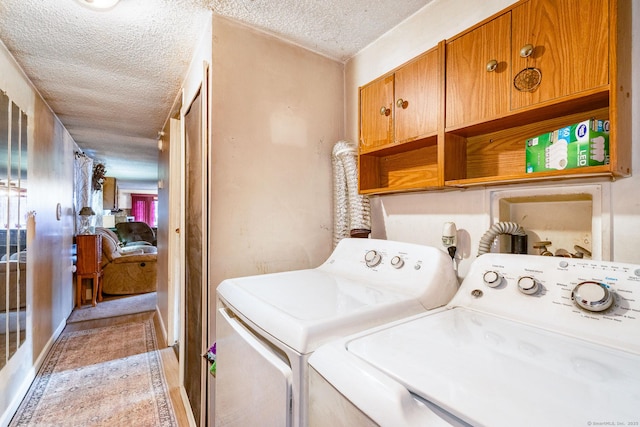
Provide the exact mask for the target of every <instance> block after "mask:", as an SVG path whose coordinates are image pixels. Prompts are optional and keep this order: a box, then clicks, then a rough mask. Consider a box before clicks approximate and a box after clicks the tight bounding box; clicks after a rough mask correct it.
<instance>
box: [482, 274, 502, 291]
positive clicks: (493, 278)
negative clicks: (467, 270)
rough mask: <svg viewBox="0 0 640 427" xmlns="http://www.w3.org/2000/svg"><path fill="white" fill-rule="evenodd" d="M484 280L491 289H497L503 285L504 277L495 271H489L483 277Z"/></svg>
mask: <svg viewBox="0 0 640 427" xmlns="http://www.w3.org/2000/svg"><path fill="white" fill-rule="evenodd" d="M482 280H483V281H484V284H485V285H487V286H489V287H490V288H496V287H498V286H500V284H501V283H502V276H500V275H499V274H498V273H497V272H495V271H487V272H485V273H484V275H482Z"/></svg>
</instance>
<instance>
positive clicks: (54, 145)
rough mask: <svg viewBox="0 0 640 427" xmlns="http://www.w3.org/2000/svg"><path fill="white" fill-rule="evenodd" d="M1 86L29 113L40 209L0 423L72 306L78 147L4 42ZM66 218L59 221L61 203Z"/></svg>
mask: <svg viewBox="0 0 640 427" xmlns="http://www.w3.org/2000/svg"><path fill="white" fill-rule="evenodd" d="M0 69H1V70H2V72H1V73H0V89H2V90H5V91H6V92H7V94H8V96H9V97H10V98H11V99H12V100H13V101H14V102H15V103H16V104H17V105H18V106H20V108H22V109H23V110H24V111H25V112H26V113H27V116H28V121H29V129H28V132H29V133H28V138H29V170H28V209H29V210H30V211H35V212H36V233H35V241H34V243H33V244H31V245H30V247H29V248H28V281H27V287H28V288H27V341H26V343H25V345H23V346H22V347H21V348H20V349H19V351H18V353H16V355H15V356H14V357H13V358H12V359H11V360H10V361H9V364H8V365H7V366H6V367H5V368H4V369H3V370H2V371H0V390H2V392H1V393H0V425H2V424H3V422H4V421H8V420H7V419H6V418H4V417H10V416H11V415H12V413H13V411H14V410H15V409H16V408H17V405H18V404H19V403H20V399H21V398H22V397H23V395H24V393H26V388H27V387H28V386H29V385H30V383H31V380H32V379H33V378H34V376H35V372H36V371H37V368H38V367H39V364H40V363H41V362H42V358H43V357H44V355H45V354H46V351H47V350H48V348H49V346H50V345H51V344H52V341H53V339H54V338H55V336H56V334H58V333H59V332H61V328H62V327H63V326H64V322H65V321H66V318H67V316H68V315H69V313H70V312H71V310H72V309H73V286H72V271H71V267H72V262H71V244H72V240H73V208H72V197H73V156H74V155H73V152H74V148H75V143H74V141H73V140H72V139H71V137H70V136H69V134H68V133H67V131H66V130H65V128H64V127H63V126H62V125H61V124H60V122H59V121H58V120H57V118H56V117H55V116H54V115H53V114H52V113H51V111H50V110H49V108H48V107H47V105H46V104H45V103H44V102H43V101H42V99H41V98H40V96H39V95H38V93H36V91H35V90H34V89H33V88H32V86H31V84H30V83H29V81H28V80H27V79H26V78H25V76H24V75H23V73H22V71H21V70H20V68H19V67H18V66H17V65H16V64H15V61H14V60H13V58H12V57H11V56H10V54H9V53H8V51H7V50H6V48H5V46H4V45H2V44H1V43H0ZM57 203H60V204H61V206H62V218H61V220H60V221H58V220H56V204H57Z"/></svg>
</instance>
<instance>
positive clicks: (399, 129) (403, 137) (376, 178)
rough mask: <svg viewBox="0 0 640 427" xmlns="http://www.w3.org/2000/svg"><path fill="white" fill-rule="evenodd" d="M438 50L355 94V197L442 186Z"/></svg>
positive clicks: (433, 50)
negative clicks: (357, 108)
mask: <svg viewBox="0 0 640 427" xmlns="http://www.w3.org/2000/svg"><path fill="white" fill-rule="evenodd" d="M443 67H444V65H443V58H441V50H440V49H439V48H438V47H436V48H434V49H431V50H429V51H427V52H425V53H424V54H422V55H420V56H419V57H417V58H415V59H414V60H412V61H409V62H408V63H406V64H404V65H402V66H401V67H399V68H398V69H396V70H394V71H393V72H391V73H389V74H387V75H385V76H382V77H380V78H378V79H376V80H375V81H373V82H371V83H369V84H367V85H365V86H363V87H362V88H360V144H359V164H360V168H359V171H360V175H359V178H360V179H359V185H360V192H361V193H365V194H372V193H382V192H390V191H401V190H411V189H419V188H428V187H432V186H438V185H442V182H443V178H442V175H441V173H440V169H439V165H440V162H439V161H438V129H439V128H440V127H441V123H440V121H441V118H442V102H441V98H442V96H441V94H442V84H443V79H442V69H443Z"/></svg>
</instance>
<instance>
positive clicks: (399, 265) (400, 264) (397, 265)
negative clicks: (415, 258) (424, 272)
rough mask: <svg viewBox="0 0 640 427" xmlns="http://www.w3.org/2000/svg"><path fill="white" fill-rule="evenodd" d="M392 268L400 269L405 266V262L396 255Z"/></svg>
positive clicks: (392, 260) (392, 261)
mask: <svg viewBox="0 0 640 427" xmlns="http://www.w3.org/2000/svg"><path fill="white" fill-rule="evenodd" d="M391 266H392V267H393V268H395V269H400V268H402V267H403V266H404V260H403V259H402V258H401V257H400V256H399V255H396V256H394V257H393V258H391Z"/></svg>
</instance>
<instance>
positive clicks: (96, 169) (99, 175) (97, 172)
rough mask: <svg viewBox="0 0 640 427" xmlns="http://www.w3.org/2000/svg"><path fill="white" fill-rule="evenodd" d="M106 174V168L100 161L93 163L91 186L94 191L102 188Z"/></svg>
mask: <svg viewBox="0 0 640 427" xmlns="http://www.w3.org/2000/svg"><path fill="white" fill-rule="evenodd" d="M106 174H107V168H106V167H105V166H104V164H102V163H96V164H95V165H93V179H92V186H93V189H94V190H95V191H101V190H102V184H103V183H104V177H105V175H106Z"/></svg>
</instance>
